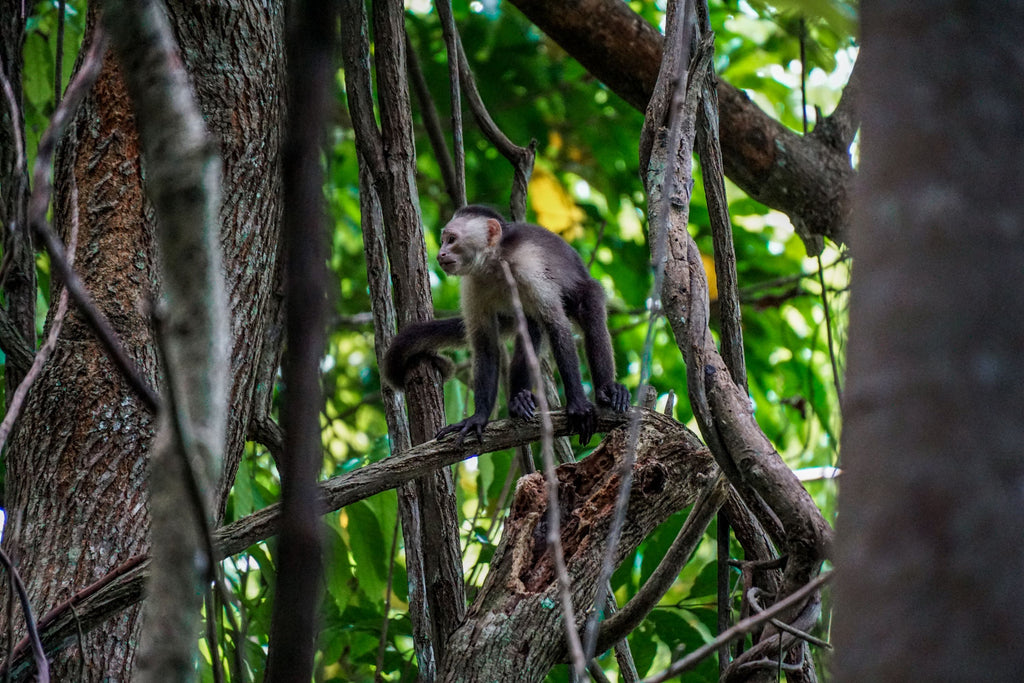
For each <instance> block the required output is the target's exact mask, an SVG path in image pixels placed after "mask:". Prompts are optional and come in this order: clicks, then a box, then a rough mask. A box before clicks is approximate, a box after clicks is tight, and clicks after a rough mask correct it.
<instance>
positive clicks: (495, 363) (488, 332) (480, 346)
mask: <svg viewBox="0 0 1024 683" xmlns="http://www.w3.org/2000/svg"><path fill="white" fill-rule="evenodd" d="M470 343H471V345H472V347H473V408H474V412H473V415H471V416H470V417H467V418H466V419H465V420H462V421H461V422H456V423H455V424H450V425H448V426H447V427H442V428H441V430H440V431H438V433H437V436H435V437H434V438H436V439H440V438H441V437H443V436H447V435H449V434H454V433H455V432H458V434H459V436H458V438H457V439H456V441H455V443H456V445H458V446H461V445H462V442H463V440H464V439H465V438H466V435H467V434H475V435H476V438H477V440H478V441H483V439H484V427H485V426H487V421H488V420H489V419H490V417H491V412H492V411H493V410H494V403H495V402H496V401H497V399H498V369H499V365H500V359H499V348H498V328H497V322H496V321H494V320H492V321H491V324H490V325H486V326H484V325H482V326H480V327H479V328H477V329H475V330H473V332H472V336H471V337H470Z"/></svg>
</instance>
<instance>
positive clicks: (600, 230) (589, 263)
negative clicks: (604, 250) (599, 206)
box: [587, 220, 608, 270]
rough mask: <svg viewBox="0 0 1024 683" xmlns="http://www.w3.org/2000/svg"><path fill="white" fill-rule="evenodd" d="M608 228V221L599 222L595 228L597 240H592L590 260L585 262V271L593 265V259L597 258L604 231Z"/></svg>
mask: <svg viewBox="0 0 1024 683" xmlns="http://www.w3.org/2000/svg"><path fill="white" fill-rule="evenodd" d="M607 227H608V221H606V220H605V221H601V225H599V226H597V239H595V240H594V248H593V249H592V250H591V252H590V258H589V259H588V260H587V270H590V267H591V266H593V265H594V259H596V258H597V250H598V249H599V248H600V247H601V242H603V241H604V230H605V228H607Z"/></svg>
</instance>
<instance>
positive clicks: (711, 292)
mask: <svg viewBox="0 0 1024 683" xmlns="http://www.w3.org/2000/svg"><path fill="white" fill-rule="evenodd" d="M700 260H701V261H702V262H703V263H704V272H705V273H707V275H708V299H710V300H711V301H716V300H717V299H718V276H717V275H715V259H714V258H712V257H711V256H708V255H707V254H701V255H700Z"/></svg>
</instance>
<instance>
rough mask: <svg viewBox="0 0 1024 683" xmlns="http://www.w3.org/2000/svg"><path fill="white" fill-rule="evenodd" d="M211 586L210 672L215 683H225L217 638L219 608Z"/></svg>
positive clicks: (208, 608) (208, 626) (208, 622)
mask: <svg viewBox="0 0 1024 683" xmlns="http://www.w3.org/2000/svg"><path fill="white" fill-rule="evenodd" d="M215 590H216V589H215V588H214V587H213V586H212V585H210V586H209V587H208V588H207V590H206V645H207V647H209V648H210V670H211V671H212V672H213V683H224V666H223V664H221V661H220V645H219V644H218V638H217V619H216V618H215V617H214V614H216V613H217V607H216V605H215V604H214V603H215V602H216V600H215V599H214V591H215Z"/></svg>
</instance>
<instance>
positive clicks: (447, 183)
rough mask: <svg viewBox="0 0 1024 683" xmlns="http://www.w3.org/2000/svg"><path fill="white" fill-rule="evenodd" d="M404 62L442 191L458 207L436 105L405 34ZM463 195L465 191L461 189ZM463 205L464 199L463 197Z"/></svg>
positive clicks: (455, 182) (455, 187) (448, 152)
mask: <svg viewBox="0 0 1024 683" xmlns="http://www.w3.org/2000/svg"><path fill="white" fill-rule="evenodd" d="M405 52H406V62H407V64H408V68H409V76H410V77H411V78H410V80H411V81H412V90H413V92H414V93H416V99H417V100H419V103H420V116H421V117H422V118H423V127H424V128H426V129H427V139H428V140H430V147H431V148H432V149H433V150H434V159H435V160H437V166H438V168H440V169H441V180H442V182H444V189H445V191H446V192H447V193H448V196H449V197H450V198H451V200H452V204H455V205H457V206H458V205H459V197H460V194H459V187H458V181H456V173H455V162H454V161H453V160H452V154H451V152H450V151H448V143H447V142H446V141H445V139H444V131H442V130H441V120H440V119H439V118H438V116H437V105H436V104H434V98H433V97H432V96H431V95H430V88H429V87H428V86H427V79H426V77H425V76H424V75H423V67H422V66H420V58H419V56H418V55H417V54H416V50H415V49H414V48H413V44H412V39H411V38H409V34H408V33H406V34H405ZM463 194H465V189H463ZM463 203H465V198H464V197H463Z"/></svg>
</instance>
